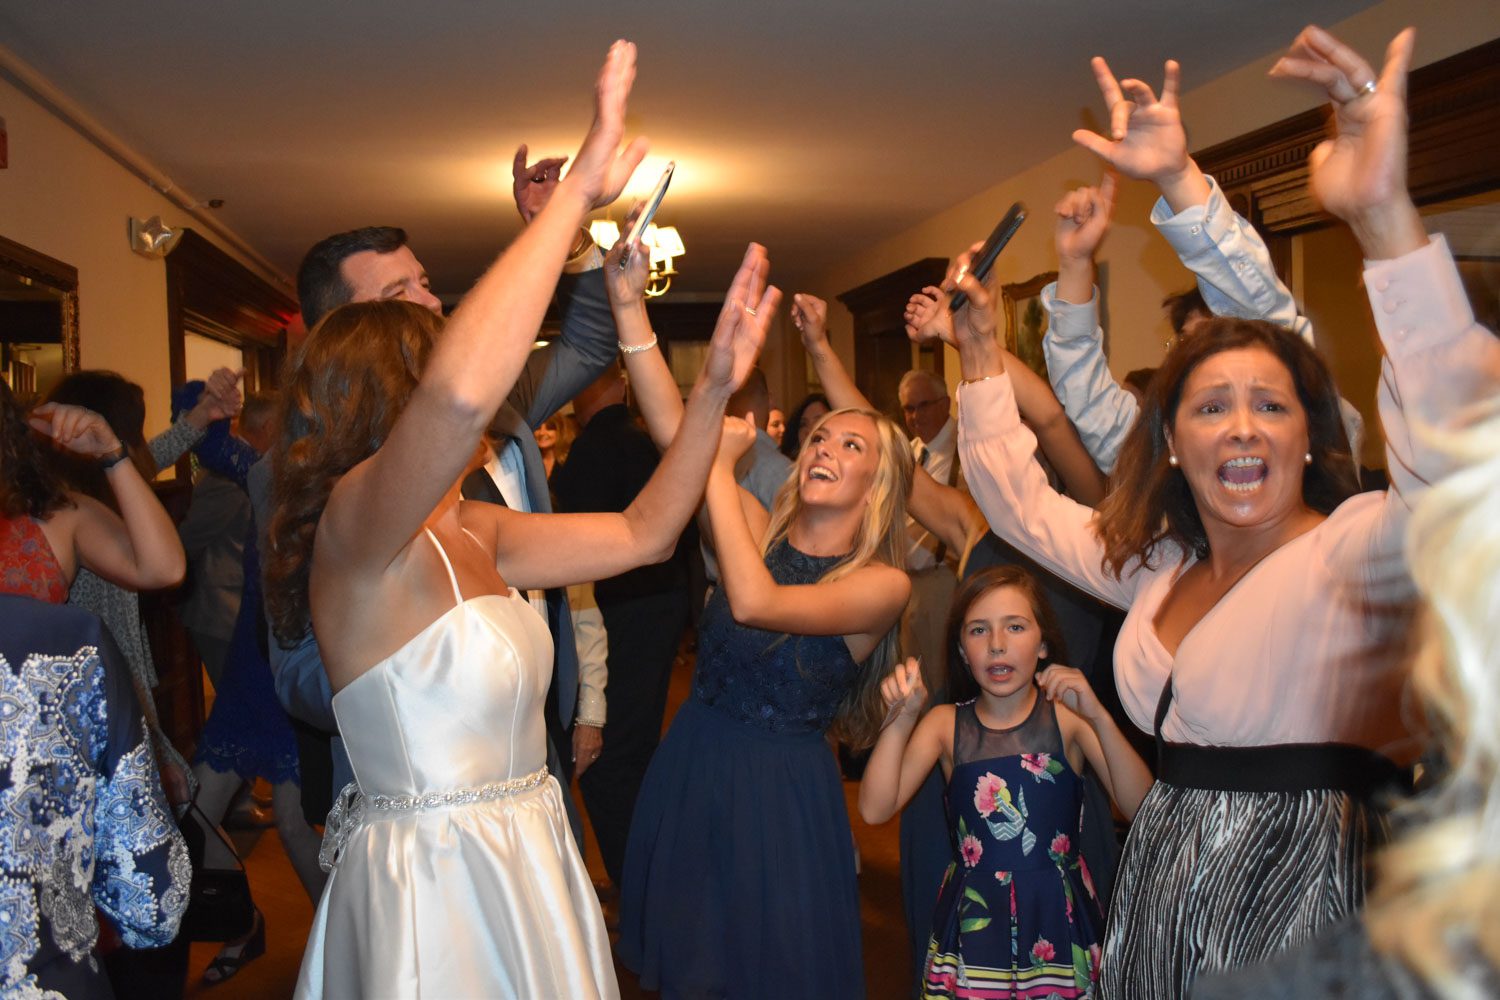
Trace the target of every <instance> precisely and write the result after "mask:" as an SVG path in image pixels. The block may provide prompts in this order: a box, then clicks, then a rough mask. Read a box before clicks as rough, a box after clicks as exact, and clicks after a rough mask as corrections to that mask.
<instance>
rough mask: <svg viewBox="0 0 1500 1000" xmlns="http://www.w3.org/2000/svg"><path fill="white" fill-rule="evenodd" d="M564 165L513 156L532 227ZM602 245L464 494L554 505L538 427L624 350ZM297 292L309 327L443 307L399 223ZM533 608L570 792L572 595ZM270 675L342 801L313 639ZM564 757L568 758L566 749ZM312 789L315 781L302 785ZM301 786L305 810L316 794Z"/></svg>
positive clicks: (519, 199) (337, 239) (315, 273)
mask: <svg viewBox="0 0 1500 1000" xmlns="http://www.w3.org/2000/svg"><path fill="white" fill-rule="evenodd" d="M564 162H565V158H554V159H548V160H542V161H540V162H539V163H537V164H535V165H532V166H528V165H527V164H526V147H525V146H522V147H521V148H520V149H519V150H518V151H517V152H516V159H515V165H514V170H513V173H514V177H515V193H516V206H517V208H518V209H519V211H520V213H521V218H522V219H524V220H525V221H526V222H530V221H531V219H532V218H533V217H534V216H535V215H536V213H537V212H539V211H541V208H542V206H543V205H545V204H546V201H547V199H548V198H549V197H551V194H552V190H553V188H555V187H556V185H557V181H558V177H559V174H560V173H561V169H562V165H563V163H564ZM602 263H603V258H602V255H601V254H600V252H599V248H598V247H596V246H595V245H594V243H593V241H592V240H590V239H589V236H588V233H587V232H586V231H582V230H580V232H579V237H578V240H577V242H575V244H574V252H573V254H572V256H571V257H570V258H569V261H568V264H567V266H566V267H565V268H564V274H563V277H562V279H561V281H559V283H558V292H559V295H560V296H561V298H562V334H561V336H560V337H558V338H556V339H555V340H553V341H552V342H551V343H549V344H548V345H547V346H546V347H542V348H539V349H538V350H535V351H533V352H532V354H531V357H530V359H529V360H528V361H527V364H526V368H525V369H524V370H523V371H522V373H521V375H520V377H519V378H518V379H517V380H516V385H515V387H514V388H513V389H512V390H511V393H510V396H509V397H508V398H507V400H506V403H505V405H504V406H502V407H501V408H500V410H499V412H498V413H497V414H496V415H495V420H494V422H493V423H492V424H491V425H490V442H491V446H492V447H493V449H494V455H493V456H492V458H491V461H490V462H489V464H488V466H487V469H480V470H478V471H477V472H476V473H474V474H473V475H471V476H470V477H469V478H468V479H466V480H465V481H464V496H465V497H466V498H468V499H471V500H485V501H489V502H500V503H504V504H506V505H507V506H510V507H514V508H517V509H524V510H529V511H546V512H550V511H551V510H552V504H551V500H550V498H549V495H548V491H547V474H546V470H545V468H544V466H543V464H542V456H541V451H540V450H539V449H538V448H537V445H536V440H535V438H534V437H533V435H532V429H533V428H535V427H536V426H538V425H539V424H541V423H542V422H543V421H545V420H546V419H547V418H548V417H550V416H552V414H554V413H555V412H557V410H558V409H560V408H561V407H562V406H563V404H565V403H567V402H568V401H569V400H570V399H572V398H573V397H574V396H575V395H577V394H578V392H579V391H580V390H582V389H583V388H584V386H586V385H588V384H589V383H590V382H592V381H593V380H594V379H595V378H596V377H597V376H598V375H599V373H600V372H601V371H603V370H604V367H605V366H606V365H608V364H609V363H610V362H611V361H613V360H614V358H615V356H616V350H617V345H618V339H617V335H616V333H615V326H614V318H613V316H612V315H611V313H610V308H609V299H608V297H607V295H606V294H605V289H604V279H603V274H602V272H601V271H600V267H601V265H602ZM297 294H298V298H299V299H300V301H301V306H302V318H303V321H304V323H305V324H306V325H307V328H308V329H309V330H311V329H312V327H313V326H314V325H316V323H317V322H318V320H320V319H322V318H323V316H324V315H325V314H327V313H328V312H329V311H331V310H333V309H335V308H337V307H338V306H341V305H344V304H345V303H348V302H364V301H370V300H374V299H404V300H406V301H410V302H413V303H415V304H417V305H420V306H423V307H424V308H427V309H431V310H432V311H434V312H439V313H440V312H441V311H442V303H441V302H440V301H439V300H438V298H437V297H436V296H435V295H433V294H432V292H431V290H430V289H429V288H428V282H427V273H426V271H425V270H424V269H423V268H422V265H421V263H420V262H419V261H418V260H417V258H416V256H415V254H413V253H412V251H411V248H410V247H409V246H407V245H406V233H405V232H404V231H402V230H400V229H396V228H394V227H383V226H372V227H367V228H364V229H356V230H352V231H350V232H347V233H339V234H337V235H334V236H330V237H328V238H327V239H324V240H322V241H320V242H319V243H317V244H316V245H314V246H313V248H312V249H311V250H309V251H308V253H307V256H306V257H304V258H303V261H302V265H301V267H300V268H299V269H298V272H297ZM270 471H271V470H270V465H269V460H268V459H263V460H262V461H261V462H260V463H259V464H258V465H257V466H256V467H255V468H254V469H252V470H251V473H250V493H251V500H252V503H253V505H254V508H255V513H256V523H257V525H259V528H260V530H261V531H262V532H263V531H264V530H265V528H266V525H268V524H269V523H270V515H271V510H270V496H269V492H270V489H269V487H270V478H271V477H270ZM533 603H534V604H536V605H537V609H538V611H542V612H544V614H545V617H546V619H547V625H548V628H549V629H550V630H551V632H552V642H553V648H554V650H555V652H554V659H553V674H552V688H551V690H550V691H549V692H548V697H547V706H546V715H547V730H548V736H549V741H548V742H549V745H548V761H547V763H548V768H549V769H550V770H551V771H552V772H553V773H554V774H555V775H556V776H557V778H558V780H559V781H561V782H562V783H563V784H564V785H567V784H568V782H569V780H570V779H571V772H572V767H571V756H572V755H571V748H572V737H571V731H572V728H573V726H572V723H573V713H574V709H575V707H576V705H577V699H578V652H577V647H576V646H575V645H574V641H573V626H572V620H571V616H570V615H569V612H568V602H567V595H566V594H565V593H564V592H563V591H561V590H556V591H548V592H546V594H545V596H544V595H541V594H536V595H533ZM271 647H272V648H271V668H272V672H273V673H274V674H275V677H276V692H277V695H278V696H279V697H280V699H281V702H282V704H283V705H284V706H285V707H286V709H287V711H288V712H289V713H290V714H291V715H292V716H293V717H294V718H296V719H300V720H302V721H303V722H305V723H307V724H308V725H310V726H313V727H315V728H316V729H319V730H322V731H324V732H326V733H329V734H332V742H333V745H332V754H333V762H332V763H333V775H332V788H331V793H332V794H337V792H338V790H339V789H340V788H342V787H343V786H344V785H345V784H346V783H347V782H348V781H350V780H352V778H353V775H352V772H351V771H350V768H349V761H348V757H347V756H346V755H345V754H344V750H343V745H342V741H340V740H339V739H338V737H337V726H336V724H335V722H334V718H333V709H332V704H331V702H332V690H331V688H330V687H329V683H328V676H327V674H326V673H325V672H324V670H323V662H322V658H321V657H320V656H319V654H318V650H317V641H316V640H315V639H314V638H313V636H312V635H311V633H309V634H308V635H307V636H305V637H304V638H303V639H302V641H301V642H300V643H298V644H297V645H296V646H294V647H292V648H289V649H288V648H282V647H280V645H279V644H278V643H277V642H275V640H274V639H273V640H272V643H271ZM559 751H562V753H559ZM304 782H306V778H305V779H304ZM307 792H308V789H307V788H304V803H307V802H308V800H309V796H308V794H307ZM563 801H564V802H565V804H566V805H567V808H568V815H569V819H570V820H571V822H572V824H573V833H574V835H575V837H576V838H577V839H578V842H579V843H580V844H582V842H583V830H582V824H581V821H580V819H579V817H578V815H577V811H576V809H575V807H574V805H573V798H572V796H571V795H565V796H563ZM324 811H326V810H318V809H313V810H310V812H311V813H313V815H309V816H308V819H309V820H310V821H314V822H322V818H323V816H322V812H324Z"/></svg>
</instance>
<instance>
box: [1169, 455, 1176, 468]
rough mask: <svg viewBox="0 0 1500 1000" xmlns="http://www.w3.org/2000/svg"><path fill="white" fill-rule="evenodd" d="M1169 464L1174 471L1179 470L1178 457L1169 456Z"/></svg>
mask: <svg viewBox="0 0 1500 1000" xmlns="http://www.w3.org/2000/svg"><path fill="white" fill-rule="evenodd" d="M1167 464H1168V465H1170V466H1171V467H1172V468H1174V469H1175V468H1177V456H1176V455H1168V456H1167Z"/></svg>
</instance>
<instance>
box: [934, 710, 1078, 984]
mask: <svg viewBox="0 0 1500 1000" xmlns="http://www.w3.org/2000/svg"><path fill="white" fill-rule="evenodd" d="M953 730H954V731H953V774H952V776H951V777H950V779H949V781H948V820H949V824H950V826H951V828H952V830H953V838H954V857H955V858H956V860H955V861H954V862H953V863H952V864H951V865H950V866H949V867H948V872H947V874H946V875H945V876H944V878H943V885H942V889H941V891H940V892H939V894H938V901H937V907H936V909H935V911H934V914H933V919H932V937H931V939H930V940H929V942H928V946H927V962H926V967H925V969H924V971H923V975H922V995H923V996H924V997H975V998H978V997H983V998H1002V997H1003V998H1007V1000H1009V998H1016V1000H1023V998H1024V1000H1051V998H1053V997H1056V998H1059V1000H1075V998H1080V997H1093V996H1095V983H1096V981H1097V979H1098V973H1099V939H1100V932H1101V930H1102V929H1103V926H1104V918H1103V916H1102V914H1101V913H1100V909H1099V902H1098V900H1097V899H1096V898H1095V894H1094V885H1093V881H1092V880H1091V879H1090V878H1089V871H1088V866H1087V865H1086V864H1084V862H1083V858H1082V856H1081V855H1080V854H1079V853H1078V830H1079V823H1080V817H1081V810H1082V805H1083V781H1082V779H1081V778H1080V777H1079V776H1078V775H1077V774H1076V773H1074V771H1073V769H1072V768H1071V767H1070V766H1069V765H1068V761H1067V757H1066V756H1065V754H1064V752H1063V741H1062V734H1061V733H1060V732H1059V730H1058V728H1057V717H1056V714H1055V713H1054V710H1053V706H1052V703H1051V702H1049V701H1047V700H1046V699H1045V698H1043V697H1041V696H1040V695H1038V696H1037V699H1036V704H1035V705H1034V706H1033V707H1032V710H1031V712H1030V714H1029V715H1028V716H1027V717H1026V720H1025V721H1024V722H1022V723H1021V724H1020V725H1018V726H1015V727H1013V728H1011V729H1005V730H996V729H988V728H986V727H985V726H984V724H983V723H981V722H980V721H979V718H978V716H977V715H976V714H975V711H974V702H966V703H964V704H962V705H959V706H957V708H956V712H955V717H954V724H953Z"/></svg>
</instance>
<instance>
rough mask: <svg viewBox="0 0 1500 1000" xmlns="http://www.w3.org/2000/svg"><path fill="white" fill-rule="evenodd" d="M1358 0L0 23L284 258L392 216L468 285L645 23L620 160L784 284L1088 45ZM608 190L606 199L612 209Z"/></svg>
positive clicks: (1048, 92) (127, 8)
mask: <svg viewBox="0 0 1500 1000" xmlns="http://www.w3.org/2000/svg"><path fill="white" fill-rule="evenodd" d="M1371 2H1372V0H1257V2H1253V3H1246V2H1244V0H1238V2H1230V0H1128V2H1122V0H1113V2H1106V0H925V2H910V0H834V2H830V0H804V2H801V3H795V2H786V0H769V2H759V3H743V2H741V3H727V2H719V3H707V2H703V0H698V2H693V0H656V2H653V3H651V4H649V5H647V4H639V3H624V2H614V3H601V2H598V0H587V2H585V0H578V2H574V3H546V2H533V3H517V2H515V0H488V2H486V0H429V2H426V3H412V2H407V3H396V2H393V0H362V2H351V0H343V2H331V0H260V2H253V3H252V2H243V0H241V2H204V0H151V2H149V3H120V2H117V0H41V2H29V3H21V2H9V3H4V4H3V5H0V44H3V45H5V46H6V47H8V48H9V49H10V50H11V51H13V52H14V53H15V54H16V55H18V56H19V57H20V58H21V59H23V60H25V61H26V62H28V63H29V64H30V65H31V66H32V67H34V68H35V69H36V70H38V71H40V72H41V74H42V75H43V76H45V77H46V78H47V79H48V80H50V81H51V83H53V84H54V85H55V86H56V87H58V88H59V89H60V90H61V91H62V92H63V93H65V94H66V95H68V96H69V97H70V98H72V99H73V100H75V101H76V102H78V103H79V104H80V105H81V106H82V107H83V108H84V109H86V110H87V111H88V112H89V113H90V114H91V115H93V116H94V117H95V118H96V119H98V120H99V121H100V122H101V123H102V124H103V125H104V126H105V127H107V128H109V129H110V130H112V131H114V132H115V133H116V134H118V135H119V136H121V137H122V138H124V139H125V140H126V141H127V142H128V143H129V144H130V145H131V146H132V147H134V148H135V149H136V150H137V151H138V152H139V153H140V154H142V155H144V156H145V157H146V158H147V159H149V160H151V161H152V162H154V163H155V164H156V165H158V166H159V167H161V168H162V169H163V170H165V171H166V172H167V173H168V174H169V175H170V176H171V177H172V178H173V179H174V180H175V181H176V182H177V183H178V184H180V185H181V186H182V187H184V188H185V189H187V190H188V191H191V192H193V193H194V194H195V195H196V196H197V197H199V198H202V199H205V200H207V199H210V198H222V199H223V200H224V202H225V204H224V207H223V208H221V209H219V210H218V214H219V216H220V218H221V219H222V220H223V222H224V223H225V224H226V225H227V226H228V227H229V228H231V229H233V230H234V231H235V232H237V233H239V234H240V235H241V236H243V237H244V238H245V240H246V241H247V242H248V243H249V244H250V245H251V246H253V247H254V248H255V249H256V250H257V251H259V252H260V253H261V254H263V255H264V256H265V257H267V258H269V259H270V260H271V261H272V262H273V263H274V264H275V265H276V266H277V267H279V268H280V269H281V270H282V271H284V272H285V273H288V274H290V273H292V272H294V271H295V269H296V266H297V262H298V260H299V259H300V257H301V254H302V252H303V251H304V250H305V249H306V248H307V247H308V246H309V245H310V244H311V243H313V242H314V241H315V240H317V239H319V238H321V237H322V236H325V235H327V234H329V233H332V232H336V231H339V230H343V229H348V228H352V227H355V226H360V225H370V224H389V225H399V226H404V227H405V228H406V229H407V230H408V232H409V233H410V235H411V238H412V242H413V245H414V247H415V249H416V252H417V254H418V256H419V257H420V258H421V259H422V261H423V263H424V264H426V266H427V268H428V270H429V272H430V273H431V275H432V278H433V284H434V288H435V289H437V290H439V291H441V292H443V293H446V294H448V295H455V294H457V293H460V292H462V290H463V289H464V288H466V287H467V286H468V285H469V284H470V283H471V282H472V281H473V280H474V278H475V277H476V276H477V275H478V273H479V272H480V271H481V270H482V269H483V267H484V265H485V264H486V263H487V262H488V261H489V260H490V259H491V258H492V257H493V256H494V254H495V252H496V251H497V250H498V249H499V248H500V246H502V245H503V243H504V242H505V241H506V240H508V239H510V238H511V236H513V235H514V232H515V231H516V228H517V226H518V225H519V220H518V219H517V217H516V215H515V211H514V208H513V206H512V204H511V201H510V162H511V155H512V153H513V151H514V149H515V147H516V146H517V145H518V144H519V143H521V142H526V143H529V144H530V146H531V148H532V150H533V151H534V152H537V153H541V152H547V153H570V152H572V151H573V150H574V148H576V145H577V142H578V140H579V138H580V137H581V135H582V133H583V130H584V129H585V128H586V127H587V124H588V119H589V114H590V101H591V84H592V80H593V76H594V74H595V72H596V71H597V67H598V65H599V62H600V60H601V58H602V56H603V54H604V51H605V49H606V48H607V46H608V44H609V42H610V40H612V39H613V38H615V37H617V36H624V37H628V38H630V39H632V40H634V41H635V42H637V43H638V45H639V47H640V70H639V76H638V78H637V82H636V87H635V91H634V94H633V96H632V99H631V111H632V125H633V127H634V129H635V130H636V131H637V132H638V133H639V134H644V135H646V136H648V137H649V138H650V139H651V141H652V156H651V158H650V159H648V161H647V167H646V168H645V169H643V170H642V171H641V172H639V173H638V175H637V180H636V183H635V185H633V187H638V188H643V189H644V188H649V186H650V184H651V182H652V180H654V177H655V174H656V170H655V169H651V167H652V165H653V164H657V165H659V164H660V163H661V162H662V161H664V160H665V159H668V158H673V159H676V160H677V162H678V170H677V174H676V177H675V179H674V181H673V186H672V191H671V193H670V195H669V196H668V199H667V201H666V203H665V205H664V207H663V209H662V213H661V221H663V222H664V223H669V224H674V225H676V226H677V227H678V228H679V229H680V230H681V231H682V234H683V238H684V240H685V242H686V243H687V249H688V253H687V256H686V257H684V258H683V259H682V260H681V261H680V262H679V266H680V268H681V271H682V274H681V276H680V277H679V278H678V279H677V284H676V286H675V287H676V288H678V289H682V290H689V291H691V290H700V291H702V290H712V289H719V288H722V287H724V285H725V284H726V283H727V279H728V275H729V274H730V273H731V272H732V269H733V266H734V263H735V262H736V261H737V260H738V257H739V254H740V253H741V252H742V250H743V248H744V244H745V241H747V240H750V239H755V240H759V241H761V242H763V243H765V244H767V246H768V247H769V248H770V251H771V255H772V260H773V268H774V272H775V276H776V278H777V280H778V281H779V282H781V283H783V284H791V285H795V284H796V283H797V282H798V281H799V280H803V279H805V278H806V277H808V276H810V275H812V274H815V273H817V272H818V271H821V270H823V269H825V268H827V267H828V266H829V265H831V264H832V263H833V262H835V261H837V260H838V259H839V258H840V257H841V256H843V255H846V254H849V253H851V252H853V251H855V250H856V249H857V248H859V247H861V246H863V245H865V244H866V243H868V242H870V241H872V240H876V239H880V238H883V237H886V236H889V235H892V234H894V233H896V232H899V231H901V230H903V229H905V228H907V227H909V226H911V225H913V224H914V223H916V222H918V221H919V220H921V219H923V218H926V217H928V216H930V215H933V214H935V213H937V212H939V211H941V210H942V209H944V208H947V207H949V206H951V205H953V204H955V203H957V202H959V201H961V200H963V199H964V198H966V197H968V196H970V195H972V194H974V193H976V192H978V191H980V190H982V189H984V188H985V187H988V186H989V185H991V184H993V183H995V182H996V181H998V180H1000V179H1003V178H1005V177H1007V176H1010V175H1011V174H1014V173H1016V172H1018V171H1020V170H1022V169H1024V168H1025V167H1028V166H1030V165H1032V164H1034V163H1036V162H1038V161H1040V160H1042V159H1045V158H1046V157H1048V156H1051V155H1053V154H1055V153H1057V152H1059V151H1061V150H1062V149H1065V148H1066V147H1067V146H1068V144H1069V142H1070V140H1069V137H1068V136H1069V133H1070V132H1071V131H1072V130H1073V129H1074V128H1076V127H1079V126H1080V125H1092V124H1096V123H1095V122H1094V121H1093V119H1092V117H1091V116H1092V115H1094V114H1095V113H1096V110H1097V109H1098V107H1099V101H1098V92H1097V89H1096V88H1095V85H1094V82H1093V78H1092V76H1091V74H1090V73H1089V70H1088V65H1087V59H1088V57H1089V56H1090V55H1093V54H1095V53H1099V54H1103V55H1105V56H1107V57H1108V58H1109V59H1110V60H1111V62H1112V64H1114V65H1115V66H1116V68H1117V69H1118V70H1119V71H1120V72H1121V75H1126V74H1129V75H1140V76H1142V77H1143V78H1145V79H1147V80H1148V81H1150V82H1152V83H1153V84H1156V83H1157V82H1159V79H1160V72H1161V69H1160V68H1161V63H1162V61H1163V59H1165V58H1167V57H1169V56H1171V57H1175V58H1178V59H1179V60H1181V61H1182V62H1183V64H1184V88H1185V89H1191V88H1192V87H1194V86H1197V85H1198V84H1200V83H1203V82H1205V81H1207V80H1209V79H1211V78H1213V77H1215V76H1218V75H1220V74H1222V73H1224V72H1227V71H1229V70H1231V69H1233V68H1235V67H1237V66H1240V65H1243V64H1244V63H1247V62H1249V61H1251V60H1252V59H1254V58H1256V57H1258V56H1260V55H1263V54H1265V53H1266V52H1268V51H1270V50H1271V49H1273V48H1274V47H1276V46H1279V45H1282V44H1285V43H1286V42H1287V41H1289V40H1290V39H1291V38H1292V37H1293V35H1294V34H1295V33H1296V31H1297V30H1298V29H1299V28H1300V27H1301V26H1302V25H1303V24H1305V23H1307V22H1308V21H1317V22H1319V23H1331V22H1336V21H1338V20H1340V19H1342V18H1345V17H1347V16H1349V15H1350V14H1352V13H1354V12H1356V11H1358V10H1360V9H1363V8H1365V7H1368V6H1370V5H1371ZM617 217H618V215H617Z"/></svg>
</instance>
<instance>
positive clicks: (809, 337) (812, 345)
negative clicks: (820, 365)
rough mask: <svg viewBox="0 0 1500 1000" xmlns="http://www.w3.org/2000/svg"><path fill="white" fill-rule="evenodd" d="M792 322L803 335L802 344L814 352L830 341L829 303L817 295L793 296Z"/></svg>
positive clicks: (803, 294) (809, 351) (810, 351)
mask: <svg viewBox="0 0 1500 1000" xmlns="http://www.w3.org/2000/svg"><path fill="white" fill-rule="evenodd" d="M792 323H793V324H795V325H796V327H797V332H798V333H800V334H801V335H802V346H803V347H804V348H806V349H807V351H808V353H809V354H811V353H814V352H816V351H817V350H818V349H819V348H821V347H822V346H823V345H824V344H826V343H827V342H828V303H827V302H824V301H823V300H822V299H820V298H818V297H817V296H816V295H809V294H807V293H806V292H798V293H797V294H796V295H793V296H792Z"/></svg>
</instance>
